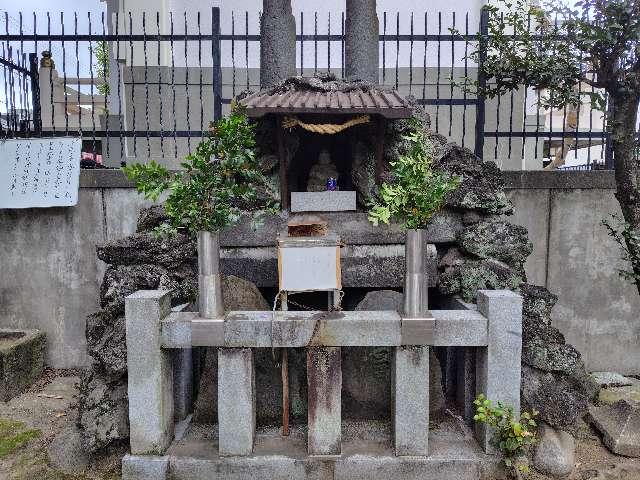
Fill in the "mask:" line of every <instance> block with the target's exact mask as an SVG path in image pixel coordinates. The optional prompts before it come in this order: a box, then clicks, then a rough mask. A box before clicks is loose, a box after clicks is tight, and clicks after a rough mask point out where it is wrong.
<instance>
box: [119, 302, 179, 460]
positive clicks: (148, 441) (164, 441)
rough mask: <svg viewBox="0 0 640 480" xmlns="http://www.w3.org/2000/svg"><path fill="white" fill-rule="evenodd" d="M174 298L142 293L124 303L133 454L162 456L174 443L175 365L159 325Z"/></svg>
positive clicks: (167, 312)
mask: <svg viewBox="0 0 640 480" xmlns="http://www.w3.org/2000/svg"><path fill="white" fill-rule="evenodd" d="M170 310H171V294H170V292H167V291H162V290H139V291H137V292H136V293H133V294H131V295H129V296H128V297H127V298H126V299H125V316H126V332H127V369H128V393H129V425H130V429H131V433H130V442H131V453H132V454H134V455H136V454H147V455H149V454H158V455H162V454H163V453H164V451H165V450H166V449H167V447H168V446H169V444H170V443H171V440H172V439H173V427H174V423H173V365H172V362H171V353H170V351H168V350H163V349H162V348H161V338H160V337H161V335H160V333H161V332H160V322H161V321H162V319H163V318H165V317H166V316H167V315H168V314H169V312H170Z"/></svg>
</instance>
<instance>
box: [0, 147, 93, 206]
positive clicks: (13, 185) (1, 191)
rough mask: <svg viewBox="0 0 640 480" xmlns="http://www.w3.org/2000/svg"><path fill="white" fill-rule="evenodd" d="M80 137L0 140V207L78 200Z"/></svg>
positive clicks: (70, 204) (61, 203) (50, 204)
mask: <svg viewBox="0 0 640 480" xmlns="http://www.w3.org/2000/svg"><path fill="white" fill-rule="evenodd" d="M81 146H82V140H81V139H80V138H47V139H40V138H37V139H35V138H34V139H19V140H4V141H2V140H0V208H31V207H70V206H72V205H75V204H76V203H78V187H79V181H80V149H81Z"/></svg>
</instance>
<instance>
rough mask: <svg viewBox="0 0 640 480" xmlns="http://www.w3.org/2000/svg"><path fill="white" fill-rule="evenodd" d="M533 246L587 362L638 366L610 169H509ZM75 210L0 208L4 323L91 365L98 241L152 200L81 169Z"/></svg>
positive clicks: (637, 333) (633, 303) (124, 231)
mask: <svg viewBox="0 0 640 480" xmlns="http://www.w3.org/2000/svg"><path fill="white" fill-rule="evenodd" d="M505 178H506V182H507V187H508V195H509V197H510V198H511V200H512V201H513V202H514V205H515V207H516V213H515V215H514V216H512V217H509V221H511V222H514V223H517V224H521V225H523V226H525V227H527V228H528V230H529V235H530V238H531V240H532V242H533V244H534V251H533V254H532V255H531V257H530V258H529V260H528V261H527V265H526V269H527V274H528V276H529V279H530V281H531V282H533V283H536V284H539V285H545V286H547V287H548V288H549V289H550V290H551V291H552V292H554V293H556V294H557V295H558V296H559V300H558V304H557V306H556V308H555V309H554V311H553V320H554V322H555V324H556V325H557V326H558V328H560V330H561V331H562V332H563V333H564V334H565V335H566V336H567V340H568V341H569V342H571V343H573V344H574V345H575V346H576V347H577V348H578V349H579V350H580V351H581V352H582V354H583V357H584V360H585V363H586V365H587V368H588V369H589V370H617V371H620V372H622V373H638V372H639V371H640V323H638V321H637V317H638V312H639V311H640V297H639V296H638V294H637V291H635V289H634V288H633V287H632V286H631V285H630V284H628V283H626V282H625V281H624V280H623V279H622V278H620V277H619V276H618V274H617V268H619V267H621V266H622V265H621V263H620V260H619V259H620V253H621V252H620V250H619V248H618V247H617V246H616V245H615V243H614V242H613V241H612V240H611V239H610V238H609V237H608V236H607V232H606V230H605V229H604V227H602V225H601V223H600V222H601V220H602V219H603V218H605V217H607V216H608V215H609V214H610V213H615V212H619V207H618V205H617V202H616V200H615V198H614V195H613V194H614V189H615V183H614V179H613V174H612V172H505ZM79 198H80V200H79V203H78V205H77V206H75V207H72V208H66V209H65V208H51V209H26V210H0V265H1V270H0V326H2V327H9V328H39V329H41V330H43V331H44V332H46V333H47V343H48V355H47V361H48V363H49V365H51V366H53V367H56V368H70V367H79V366H84V365H87V364H88V358H87V356H86V341H85V337H84V331H85V319H86V316H87V315H88V314H90V313H92V312H94V311H96V310H97V309H98V291H99V286H100V282H101V280H102V275H103V273H104V268H105V265H104V264H103V263H102V262H101V261H99V260H97V257H96V256H95V245H96V243H101V242H104V241H107V240H112V239H115V238H120V237H123V236H126V235H129V234H131V233H133V232H134V231H135V224H136V219H137V215H138V212H139V210H140V209H141V208H142V207H143V206H145V205H147V204H148V202H146V201H145V200H144V199H142V198H141V197H140V196H139V195H137V193H136V192H135V190H134V189H133V188H132V186H131V184H129V183H128V182H127V181H126V179H125V178H124V176H123V175H122V174H121V173H120V172H118V171H83V172H82V175H81V189H80V197H79Z"/></svg>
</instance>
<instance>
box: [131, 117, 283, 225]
mask: <svg viewBox="0 0 640 480" xmlns="http://www.w3.org/2000/svg"><path fill="white" fill-rule="evenodd" d="M255 147H256V142H255V135H254V125H252V124H250V123H249V121H248V119H247V117H246V116H245V115H244V114H241V113H238V112H233V113H232V114H231V115H230V116H228V117H225V118H222V119H220V120H218V121H217V122H216V123H215V124H213V125H212V126H211V127H210V129H209V135H208V137H207V138H205V139H204V140H202V141H201V142H200V143H199V144H198V146H197V147H196V149H195V152H194V153H192V154H190V155H188V156H187V157H186V161H185V162H184V163H182V167H183V168H184V170H183V171H177V172H170V171H169V170H167V169H166V168H165V167H163V166H162V165H159V164H158V163H156V162H155V161H152V162H151V163H148V164H135V165H131V166H127V167H123V170H124V172H125V174H126V175H127V177H128V178H129V179H130V180H133V181H134V182H135V184H136V188H137V189H138V192H140V193H142V194H143V195H144V196H145V198H147V199H151V200H153V201H157V200H158V198H159V197H160V194H162V193H163V192H164V191H168V192H169V195H168V197H167V200H166V202H165V204H164V209H165V211H166V213H167V216H168V217H169V220H170V224H171V225H170V227H171V229H173V230H175V229H177V228H180V227H186V228H187V229H188V230H189V232H190V233H191V234H195V233H196V232H198V231H199V230H205V231H211V232H217V231H220V230H222V229H223V228H225V227H227V226H230V225H233V224H234V223H236V222H237V221H238V220H239V219H240V216H241V213H242V210H243V208H242V207H243V206H246V205H251V207H250V209H253V210H255V211H256V212H258V213H261V212H265V211H267V210H272V209H274V208H275V204H273V202H270V201H263V202H262V204H260V199H258V195H257V187H263V188H264V189H265V190H269V186H268V183H267V180H266V178H265V177H264V175H263V174H262V172H261V171H260V168H259V165H258V162H257V160H256V154H255ZM256 203H257V205H256ZM166 230H167V229H166V227H164V231H165V233H166Z"/></svg>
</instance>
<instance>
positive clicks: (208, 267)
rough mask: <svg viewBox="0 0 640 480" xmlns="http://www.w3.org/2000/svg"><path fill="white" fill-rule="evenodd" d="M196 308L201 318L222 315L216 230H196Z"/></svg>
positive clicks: (218, 247) (218, 242)
mask: <svg viewBox="0 0 640 480" xmlns="http://www.w3.org/2000/svg"><path fill="white" fill-rule="evenodd" d="M198 310H199V311H200V317H201V318H221V317H222V316H223V315H224V302H223V298H222V281H221V278H220V238H219V235H218V232H203V231H200V232H198Z"/></svg>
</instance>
